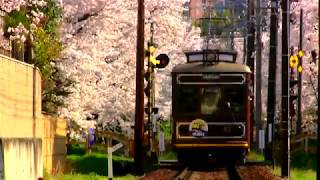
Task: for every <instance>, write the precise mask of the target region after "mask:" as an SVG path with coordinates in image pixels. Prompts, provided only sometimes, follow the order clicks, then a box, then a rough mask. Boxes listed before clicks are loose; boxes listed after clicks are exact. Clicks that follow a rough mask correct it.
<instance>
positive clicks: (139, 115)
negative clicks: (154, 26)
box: [134, 0, 144, 176]
mask: <svg viewBox="0 0 320 180" xmlns="http://www.w3.org/2000/svg"><path fill="white" fill-rule="evenodd" d="M137 23H138V24H137V51H136V107H135V125H134V165H135V173H136V174H137V175H138V176H140V175H143V174H144V171H143V154H144V153H143V148H142V145H143V139H144V130H143V126H144V125H143V124H144V94H143V89H144V80H143V79H144V78H143V76H144V0H138V20H137Z"/></svg>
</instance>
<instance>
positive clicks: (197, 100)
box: [175, 85, 245, 121]
mask: <svg viewBox="0 0 320 180" xmlns="http://www.w3.org/2000/svg"><path fill="white" fill-rule="evenodd" d="M175 104H176V106H175V108H176V113H178V114H201V115H204V116H213V117H217V118H222V117H224V118H228V119H229V118H231V119H233V120H235V121H238V120H237V119H239V118H241V117H242V115H243V114H244V106H245V88H244V87H243V86H235V85H233V86H211V87H194V86H179V87H178V89H177V91H176V103H175ZM241 119H242V118H241Z"/></svg>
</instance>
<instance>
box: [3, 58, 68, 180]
mask: <svg viewBox="0 0 320 180" xmlns="http://www.w3.org/2000/svg"><path fill="white" fill-rule="evenodd" d="M0 124H1V125H0V140H2V147H3V154H4V174H5V175H4V176H5V179H6V180H11V179H14V180H16V179H26V180H28V179H36V178H38V177H42V176H43V169H45V170H46V171H47V172H49V173H52V172H57V171H60V170H63V168H64V164H65V158H66V122H65V121H64V120H62V119H57V118H52V117H48V116H43V115H42V114H41V75H40V72H39V70H38V69H36V68H34V67H33V66H31V65H29V64H26V63H23V62H21V61H17V60H14V59H12V58H9V57H6V56H3V55H1V54H0ZM0 148H1V147H0ZM0 163H1V162H0ZM0 180H1V178H0Z"/></svg>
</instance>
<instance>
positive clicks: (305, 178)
mask: <svg viewBox="0 0 320 180" xmlns="http://www.w3.org/2000/svg"><path fill="white" fill-rule="evenodd" d="M313 145H314V144H309V146H310V147H312V146H313ZM316 159H317V158H316V154H310V153H309V154H307V153H305V152H304V151H303V150H296V151H293V152H291V164H290V168H291V170H290V179H293V180H313V179H314V180H315V179H316V168H317V162H316ZM274 173H275V174H276V175H279V176H280V175H281V168H280V164H279V163H276V167H275V169H274Z"/></svg>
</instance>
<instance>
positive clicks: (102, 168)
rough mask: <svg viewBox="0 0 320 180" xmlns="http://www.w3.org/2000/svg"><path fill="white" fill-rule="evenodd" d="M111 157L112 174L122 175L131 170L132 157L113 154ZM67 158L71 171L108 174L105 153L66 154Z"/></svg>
mask: <svg viewBox="0 0 320 180" xmlns="http://www.w3.org/2000/svg"><path fill="white" fill-rule="evenodd" d="M112 159H113V174H114V175H117V176H123V175H126V174H128V173H131V172H133V160H132V159H128V158H125V157H119V156H113V157H112ZM67 160H68V162H69V163H70V165H71V167H72V172H75V173H80V174H90V173H95V174H97V175H101V176H107V175H108V158H107V154H101V153H92V154H88V155H68V156H67Z"/></svg>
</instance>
